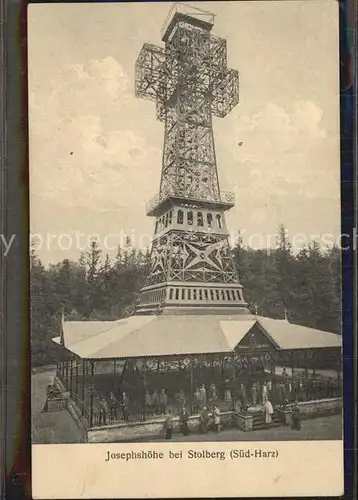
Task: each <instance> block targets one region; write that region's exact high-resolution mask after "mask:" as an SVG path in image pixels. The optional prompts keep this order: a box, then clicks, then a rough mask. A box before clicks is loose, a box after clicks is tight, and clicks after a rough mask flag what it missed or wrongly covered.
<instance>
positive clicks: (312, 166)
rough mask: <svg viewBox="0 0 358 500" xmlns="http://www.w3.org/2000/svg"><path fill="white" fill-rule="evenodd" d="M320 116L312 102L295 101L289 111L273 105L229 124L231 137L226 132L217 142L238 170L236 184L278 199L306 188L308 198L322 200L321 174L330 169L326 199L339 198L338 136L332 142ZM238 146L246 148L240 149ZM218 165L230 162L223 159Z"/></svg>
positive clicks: (236, 115)
mask: <svg viewBox="0 0 358 500" xmlns="http://www.w3.org/2000/svg"><path fill="white" fill-rule="evenodd" d="M322 117H323V112H322V109H321V108H320V107H319V106H318V105H316V104H315V103H313V102H312V101H294V102H292V103H290V105H289V106H286V107H283V106H280V105H278V104H277V103H275V102H269V103H267V104H266V105H265V106H264V107H262V108H261V109H259V110H258V111H256V112H255V113H253V114H252V115H250V116H240V112H239V110H238V111H237V112H236V113H235V114H234V116H233V117H231V124H229V125H228V126H229V127H230V129H231V130H230V133H229V134H228V133H226V134H224V133H223V131H224V127H222V130H221V132H219V134H218V142H219V143H220V144H224V145H225V151H226V153H227V154H228V156H229V159H230V161H231V162H232V164H236V165H237V169H239V171H240V175H239V176H237V179H238V182H239V183H240V185H241V186H242V185H243V184H244V185H245V187H246V189H258V190H261V191H262V192H272V193H274V194H276V195H279V194H280V192H282V190H283V192H284V193H289V192H290V191H291V192H292V191H293V190H295V192H297V189H301V190H302V189H304V190H305V191H306V194H308V195H311V196H315V195H316V194H317V195H321V194H322V177H321V175H325V174H327V170H328V169H330V175H329V176H328V177H329V179H328V181H329V182H327V188H326V193H325V194H328V193H330V195H331V196H337V193H338V191H337V189H338V184H337V176H335V175H331V174H332V172H337V173H338V165H339V163H338V162H339V158H335V154H336V152H337V151H338V147H337V141H338V135H336V136H335V137H330V138H329V140H328V134H327V131H326V130H325V128H324V127H323V125H322ZM226 130H227V129H226ZM238 141H242V142H243V147H241V148H238V146H237V143H238ZM220 155H221V152H220V150H219V152H218V156H220ZM324 158H327V161H326V162H325V161H324ZM220 160H221V163H224V162H225V161H227V159H225V157H224V155H222V157H221V159H220ZM224 170H225V169H223V170H222V171H223V181H224V182H223V184H224V185H230V184H232V180H231V179H229V178H228V176H226V175H227V174H226V172H229V170H228V169H226V172H225V171H224ZM317 174H319V175H317ZM225 177H226V178H225ZM326 177H327V176H326ZM283 183H285V186H284V187H283ZM236 188H239V185H238V184H237V185H236Z"/></svg>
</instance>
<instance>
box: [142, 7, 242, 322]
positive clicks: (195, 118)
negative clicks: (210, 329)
mask: <svg viewBox="0 0 358 500" xmlns="http://www.w3.org/2000/svg"><path fill="white" fill-rule="evenodd" d="M183 7H184V8H183ZM188 9H189V10H190V12H188ZM213 25H214V16H213V15H212V14H209V13H206V12H204V11H201V10H199V9H195V8H193V7H191V6H189V5H187V6H182V5H181V4H174V6H173V8H172V10H171V12H170V13H169V16H168V18H167V21H166V23H165V26H164V28H163V30H162V41H163V42H164V44H165V46H164V47H158V46H155V45H151V44H147V43H146V44H144V45H143V47H142V49H141V51H140V54H139V56H138V59H137V62H136V81H135V90H136V96H137V97H141V98H145V99H149V100H152V101H154V102H155V103H156V110H157V118H158V119H159V120H160V121H163V122H164V124H165V134H164V148H163V164H162V174H161V182H160V190H159V194H158V195H157V196H155V197H154V198H153V199H152V200H151V201H150V202H149V203H148V205H147V215H149V216H152V217H156V222H155V233H154V238H153V243H152V250H151V270H150V273H149V276H148V278H147V281H146V284H145V286H144V288H143V289H142V291H141V299H140V304H139V306H138V308H137V313H139V314H140V313H142V314H143V313H152V312H155V311H157V310H158V308H159V309H160V310H163V311H164V312H166V311H168V312H169V311H171V312H183V311H186V312H188V311H197V310H198V308H199V309H200V310H201V311H202V310H203V309H206V310H207V311H210V312H215V313H216V314H217V313H218V312H219V311H218V308H219V309H220V311H224V309H225V310H226V309H228V310H229V311H230V312H231V313H232V312H234V310H235V312H236V313H237V312H243V313H247V309H246V307H245V306H246V303H245V301H244V298H243V294H242V287H241V285H240V283H239V279H238V275H237V272H236V269H235V266H234V262H233V259H232V255H231V251H230V247H229V241H228V236H229V235H228V231H227V228H226V222H225V211H226V210H228V209H229V208H231V207H233V206H234V195H233V194H232V193H227V192H223V191H221V190H220V186H219V179H218V173H217V166H216V157H215V145H214V137H213V128H212V116H217V117H221V118H222V117H224V116H226V115H227V114H228V113H229V112H230V111H231V110H232V109H233V108H234V106H236V105H237V104H238V102H239V75H238V72H237V71H236V70H234V69H228V68H227V51H226V40H224V39H223V38H219V37H217V36H214V35H213V34H211V29H212V27H213ZM233 309H234V310H233Z"/></svg>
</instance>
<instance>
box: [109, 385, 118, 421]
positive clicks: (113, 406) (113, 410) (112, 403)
mask: <svg viewBox="0 0 358 500" xmlns="http://www.w3.org/2000/svg"><path fill="white" fill-rule="evenodd" d="M109 408H110V414H109V415H110V419H111V420H112V421H114V420H117V399H116V396H115V395H114V394H113V392H112V391H111V392H110V393H109Z"/></svg>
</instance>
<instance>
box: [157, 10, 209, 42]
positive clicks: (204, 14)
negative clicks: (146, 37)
mask: <svg viewBox="0 0 358 500" xmlns="http://www.w3.org/2000/svg"><path fill="white" fill-rule="evenodd" d="M175 14H184V15H187V16H190V17H192V18H196V19H199V20H202V21H205V22H207V23H209V24H211V25H213V24H214V20H215V15H214V14H212V13H211V12H208V11H206V10H202V9H199V8H198V7H193V6H192V5H190V4H184V3H182V2H175V3H174V4H173V5H172V7H171V9H170V11H169V13H168V15H167V17H166V18H165V21H164V23H163V25H162V28H161V30H160V33H161V36H162V37H163V36H164V33H165V32H166V31H167V29H168V27H169V25H170V23H171V21H172V19H173V17H174V16H175Z"/></svg>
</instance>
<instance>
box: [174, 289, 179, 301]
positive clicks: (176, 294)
mask: <svg viewBox="0 0 358 500" xmlns="http://www.w3.org/2000/svg"><path fill="white" fill-rule="evenodd" d="M175 298H176V299H177V300H178V299H179V288H177V289H176V290H175Z"/></svg>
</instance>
